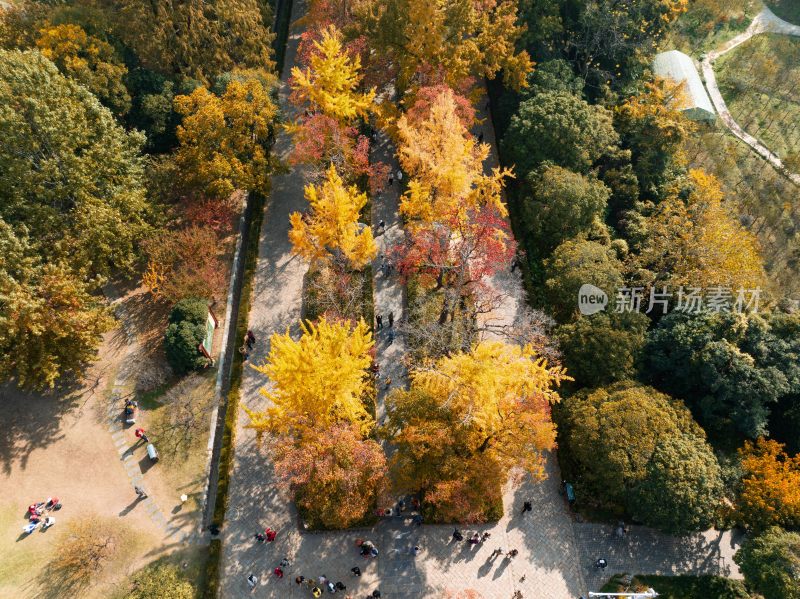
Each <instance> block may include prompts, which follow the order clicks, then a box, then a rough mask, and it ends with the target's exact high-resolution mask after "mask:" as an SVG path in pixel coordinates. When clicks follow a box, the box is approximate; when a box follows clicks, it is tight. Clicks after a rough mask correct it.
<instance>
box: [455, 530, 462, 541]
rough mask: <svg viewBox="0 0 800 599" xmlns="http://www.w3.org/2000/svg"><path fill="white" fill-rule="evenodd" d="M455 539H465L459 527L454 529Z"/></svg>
mask: <svg viewBox="0 0 800 599" xmlns="http://www.w3.org/2000/svg"><path fill="white" fill-rule="evenodd" d="M453 540H454V541H463V540H464V535H462V534H461V531H460V530H458V529H457V528H456V529H455V530H453Z"/></svg>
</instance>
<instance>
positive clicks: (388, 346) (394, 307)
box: [370, 133, 408, 423]
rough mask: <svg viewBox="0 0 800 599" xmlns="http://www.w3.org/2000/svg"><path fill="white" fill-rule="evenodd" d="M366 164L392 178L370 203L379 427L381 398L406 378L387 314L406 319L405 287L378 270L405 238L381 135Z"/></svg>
mask: <svg viewBox="0 0 800 599" xmlns="http://www.w3.org/2000/svg"><path fill="white" fill-rule="evenodd" d="M370 160H371V161H372V162H373V163H375V162H383V163H384V164H387V165H389V167H390V168H391V172H392V173H394V174H395V181H394V183H393V184H392V185H387V186H386V187H385V188H384V189H383V190H382V191H381V193H380V194H378V197H377V198H375V199H374V201H373V203H372V232H373V234H374V235H375V240H376V242H377V244H378V255H377V257H376V258H375V260H374V261H373V262H372V273H373V289H374V301H375V315H376V316H378V315H381V316H382V317H383V325H384V328H383V330H382V331H376V347H377V362H378V367H379V368H380V370H379V373H380V374H379V386H378V405H377V409H376V419H377V421H378V422H379V423H382V422H383V420H384V418H385V416H386V410H385V408H384V403H383V399H384V397H385V396H386V394H387V393H389V392H390V391H391V390H392V389H394V388H396V387H402V386H404V385H405V384H406V379H407V376H408V373H407V372H406V367H405V365H404V363H403V356H405V354H406V352H407V346H406V338H405V334H404V333H403V332H402V331H401V330H400V328H399V327H397V326H395V327H392V329H391V330H390V329H389V328H388V323H389V314H390V313H391V314H393V316H394V321H395V323H397V322H400V321H402V320H403V319H404V318H405V316H406V314H405V303H406V302H405V286H404V285H403V284H402V283H401V282H400V279H399V277H398V276H397V275H396V274H388V275H387V273H386V270H385V269H382V268H381V266H382V263H383V259H384V257H385V255H386V252H387V250H388V249H389V248H391V247H392V246H393V245H396V244H398V243H400V242H401V241H402V240H403V238H404V236H405V233H404V232H403V228H402V219H401V218H400V214H399V212H398V205H399V200H400V194H401V193H402V191H403V186H402V182H401V181H398V180H397V177H396V175H397V172H398V171H399V170H400V167H399V165H398V164H397V160H396V159H395V156H394V148H393V147H392V144H391V142H390V141H389V139H388V138H387V137H386V136H385V135H384V134H383V133H378V135H377V136H376V141H375V142H374V143H373V148H372V149H371V152H370ZM381 221H383V222H384V224H385V226H386V227H385V231H384V230H381V229H380V227H379V226H378V225H379V223H380V222H381ZM390 333H393V335H394V336H393V340H392V342H391V343H390V342H389V339H390ZM387 377H388V378H389V379H390V381H391V383H390V385H389V386H388V387H386V386H385V385H384V384H383V381H385V380H386V378H387Z"/></svg>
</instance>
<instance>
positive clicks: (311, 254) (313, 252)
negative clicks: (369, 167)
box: [289, 165, 378, 269]
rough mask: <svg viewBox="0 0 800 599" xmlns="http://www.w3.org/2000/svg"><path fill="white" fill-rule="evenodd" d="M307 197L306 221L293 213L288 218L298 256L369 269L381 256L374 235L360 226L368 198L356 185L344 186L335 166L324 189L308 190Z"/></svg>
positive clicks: (317, 186) (311, 188)
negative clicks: (369, 264) (362, 211)
mask: <svg viewBox="0 0 800 599" xmlns="http://www.w3.org/2000/svg"><path fill="white" fill-rule="evenodd" d="M305 195H306V199H307V200H308V202H309V204H310V205H311V212H310V214H309V215H308V216H307V217H304V216H303V215H302V214H300V213H299V212H294V213H292V215H291V216H290V217H289V218H290V221H291V224H292V228H291V230H290V231H289V240H290V241H291V242H292V246H293V248H294V251H295V253H297V254H299V255H300V256H303V257H304V258H305V259H307V260H310V261H313V260H323V259H328V258H331V257H332V258H333V259H334V260H335V261H336V262H339V263H341V262H344V261H346V263H347V264H348V265H349V266H350V267H352V268H356V269H361V268H363V267H364V266H366V265H367V264H368V263H369V262H370V261H371V260H372V259H373V258H374V257H375V254H377V252H378V247H377V245H376V244H375V240H374V239H373V237H372V231H371V230H370V228H369V227H367V226H366V225H364V224H363V223H360V222H358V218H359V215H360V213H361V209H362V208H363V207H364V206H365V205H366V203H367V195H366V194H365V193H360V192H359V191H358V188H357V187H356V186H354V185H353V186H350V187H347V186H345V184H344V182H343V181H342V178H341V177H340V176H339V174H338V173H337V172H336V167H334V166H333V165H331V166H330V167H329V168H328V171H327V173H326V178H325V180H324V181H323V182H322V184H321V185H313V184H309V185H307V186H306V188H305Z"/></svg>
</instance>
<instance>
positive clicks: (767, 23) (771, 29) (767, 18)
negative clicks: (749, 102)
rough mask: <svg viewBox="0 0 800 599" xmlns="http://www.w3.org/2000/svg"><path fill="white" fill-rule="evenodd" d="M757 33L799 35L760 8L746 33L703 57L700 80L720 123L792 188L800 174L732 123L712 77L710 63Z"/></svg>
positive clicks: (797, 28) (798, 30) (796, 28)
mask: <svg viewBox="0 0 800 599" xmlns="http://www.w3.org/2000/svg"><path fill="white" fill-rule="evenodd" d="M759 33H778V34H782V35H793V36H800V26H797V25H792V24H791V23H787V22H786V21H784V20H783V19H780V18H779V17H777V16H775V14H774V13H773V12H772V11H771V10H770V9H769V8H767V7H764V10H762V11H761V12H760V13H758V14H757V15H756V16H755V18H754V19H753V21H752V23H750V26H749V27H748V28H747V30H746V31H744V32H742V33H740V34H739V35H737V36H736V37H734V38H732V39H730V40H728V41H727V42H726V43H725V44H723V45H722V46H720V47H719V48H717V49H716V50H712V51H711V52H709V53H708V54H706V56H705V57H704V58H703V60H702V62H701V66H702V70H703V78H704V79H705V82H706V88H707V89H708V95H709V96H710V97H711V101H712V102H713V103H714V107H715V108H716V109H717V112H718V113H719V116H720V118H721V119H722V122H723V123H725V126H726V127H728V129H730V131H731V133H733V134H734V135H735V136H736V137H738V138H739V139H741V140H742V141H743V142H744V143H746V144H747V145H748V146H750V147H751V148H752V149H753V151H754V152H756V154H758V155H759V156H761V157H762V158H763V159H764V160H766V161H767V162H769V163H770V164H771V165H772V166H773V167H775V168H776V169H777V170H778V171H779V172H781V173H782V174H784V175H785V176H786V177H787V178H789V180H791V181H792V182H793V183H795V184H796V185H800V174H797V173H792V172H789V171H788V170H787V169H786V167H785V166H784V164H783V161H782V160H781V159H780V158H779V157H778V156H777V155H776V154H774V153H773V152H771V151H770V150H769V148H767V147H766V146H765V145H764V144H762V143H761V142H760V141H759V140H758V139H757V138H755V137H753V136H752V135H750V134H749V133H747V131H745V130H744V129H743V128H742V127H741V126H740V125H739V124H738V123H737V122H736V121H735V120H734V118H733V116H732V115H731V113H730V111H729V110H728V106H727V105H726V104H725V100H724V99H723V97H722V94H721V93H720V91H719V87H718V86H717V78H716V76H715V75H714V61H715V60H716V59H717V58H719V57H720V56H722V55H723V54H726V53H727V52H730V51H731V50H733V49H734V48H736V47H737V46H739V45H741V44H743V43H744V42H746V41H747V40H749V39H750V38H751V37H753V36H754V35H757V34H759Z"/></svg>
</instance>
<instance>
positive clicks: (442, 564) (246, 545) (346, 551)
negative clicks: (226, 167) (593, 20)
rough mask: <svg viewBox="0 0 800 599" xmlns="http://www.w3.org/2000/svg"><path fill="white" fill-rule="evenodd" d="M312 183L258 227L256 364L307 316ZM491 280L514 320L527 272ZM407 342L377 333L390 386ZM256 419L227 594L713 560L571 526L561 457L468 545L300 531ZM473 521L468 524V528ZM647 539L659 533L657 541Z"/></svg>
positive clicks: (545, 586) (393, 592)
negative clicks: (307, 213) (258, 536)
mask: <svg viewBox="0 0 800 599" xmlns="http://www.w3.org/2000/svg"><path fill="white" fill-rule="evenodd" d="M302 10H303V7H302V5H301V4H297V3H296V4H295V6H294V8H293V11H294V14H293V19H295V20H296V19H297V18H298V17H299V16H301V14H302ZM297 42H298V35H297V32H296V31H295V32H293V35H292V36H291V37H290V40H289V47H288V49H287V57H286V66H285V70H284V73H283V78H282V81H283V82H284V86H283V88H282V89H281V93H280V97H281V103H282V106H283V107H284V108H286V107H287V103H286V87H285V81H286V76H287V74H288V72H289V69H290V68H291V67H292V65H293V64H294V60H295V53H296V49H297ZM483 132H484V139H485V140H486V141H487V142H493V140H494V135H493V132H492V130H491V125H490V123H488V122H487V123H486V124H485V125H484V129H483ZM288 143H289V140H288V138H287V137H286V136H285V135H281V136H280V137H279V139H278V142H277V145H276V148H277V150H278V151H279V152H285V151H286V149H287V147H288ZM373 159H381V160H384V161H387V162H389V163H390V164H391V165H392V166H393V168H394V170H395V172H396V170H397V166H396V162H394V159H393V158H391V147H390V146H389V144H388V142H387V140H386V139H385V138H384V137H383V136H379V140H378V143H377V144H376V148H375V149H374V151H373ZM495 159H496V158H495ZM303 184H304V179H303V176H302V172H298V171H293V172H291V173H289V174H286V175H280V176H276V177H275V178H274V180H273V192H272V195H271V198H270V201H269V205H268V207H267V212H266V217H265V221H264V226H263V228H262V231H261V239H260V245H259V262H258V267H257V270H256V275H255V297H254V301H253V303H252V309H251V313H250V321H249V322H250V328H251V329H253V330H254V332H255V334H256V338H257V344H256V348H255V351H254V352H253V353H252V354H251V360H252V361H253V362H262V361H263V360H264V358H265V356H266V354H267V353H268V351H269V347H268V337H269V335H270V334H271V333H272V332H274V331H283V330H285V329H286V327H294V326H296V323H297V321H298V320H299V318H300V303H301V291H302V280H303V274H304V273H305V270H306V267H305V265H304V263H303V262H302V261H301V260H300V259H297V258H293V257H292V255H291V248H290V244H289V241H288V237H287V234H288V229H289V213H290V212H292V211H294V210H300V209H302V208H303V207H304V205H305V201H304V199H303V193H302V189H303ZM398 192H399V189H398V184H397V181H395V185H394V186H392V187H389V188H387V189H386V190H385V191H384V192H383V193H382V194H380V195H379V197H378V198H376V199H375V202H374V205H373V223H374V225H373V226H374V227H375V228H376V229H377V223H378V222H380V220H384V221H385V222H386V225H387V232H386V234H385V235H379V236H378V238H377V239H378V242H379V245H380V247H381V249H382V250H383V249H385V247H387V245H389V244H391V243H393V242H395V241H397V240H398V239H399V238H400V237H401V236H402V234H403V233H402V230H401V229H400V226H399V218H398V215H397V200H398ZM379 265H380V264H379V263H378V264H375V267H376V268H375V281H374V282H375V304H376V313H378V314H383V315H384V323H386V320H387V315H388V312H389V311H393V312H394V315H395V319H396V321H397V320H399V319H400V318H401V316H400V315H401V314H402V313H403V290H402V288H401V286H400V285H399V284H398V282H397V281H396V279H395V278H394V277H390V278H386V277H384V276H383V275H382V274H381V273H380V270H379V268H378V267H379ZM494 284H495V285H496V286H497V287H498V288H499V289H502V290H504V291H505V292H506V294H507V297H508V298H511V299H509V301H507V302H504V303H503V305H502V307H501V309H500V310H499V311H498V313H497V314H494V315H492V317H493V318H497V319H498V320H499V321H501V322H502V321H505V320H507V319H513V318H514V315H515V314H516V311H517V309H518V307H519V305H520V302H521V301H522V298H523V295H522V290H521V289H522V287H521V283H520V281H519V279H518V277H517V276H515V275H511V273H502V274H501V275H499V276H498V277H497V278H496V279H495V281H494ZM403 349H404V339H403V338H402V336H401V335H399V334H398V335H397V337H396V338H395V340H394V342H393V343H392V344H391V345H389V344H388V343H387V340H386V333H382V334H381V335H379V344H378V361H379V364H380V366H381V370H382V376H385V375H386V374H387V373H390V376H391V377H392V379H393V380H392V386H395V385H399V384H402V382H403V381H404V379H405V372H404V370H403V367H402V364H401V360H400V358H401V357H402V355H403ZM264 382H265V381H264V378H263V377H262V375H260V374H258V373H257V372H255V371H254V370H252V369H245V373H244V376H243V386H242V402H243V404H244V405H247V406H248V407H250V408H252V409H256V410H258V409H262V408H263V407H264V403H265V400H264V398H263V397H262V396H261V395H260V394H259V393H258V389H259V388H260V387H261V386H262V385H263V384H264ZM382 397H383V394H381V395H380V396H379V406H378V408H379V409H378V414H379V419H381V418H382V416H383V409H382V401H381V400H382ZM247 421H248V418H247V417H246V415H244V414H242V415H241V416H240V419H239V423H238V427H237V433H236V448H235V450H236V451H235V460H234V470H233V474H232V479H231V487H230V500H229V506H228V512H227V514H226V520H225V523H224V525H223V531H222V534H223V556H222V557H223V559H222V567H223V575H222V588H221V597H223V598H234V597H259V598H263V597H274V598H280V599H283V598H285V597H307V596H309V594H308V591H307V589H301V588H299V587H297V586H296V585H295V584H294V577H295V576H297V575H303V576H306V577H312V576H313V577H318V576H320V575H325V576H327V577H328V578H330V579H331V580H334V581H336V580H341V581H342V582H344V583H345V584H346V585H347V587H348V592H350V593H352V594H353V596H354V597H362V596H364V595H365V594H367V593H369V592H372V591H373V590H375V589H380V590H381V592H382V596H383V597H385V598H388V599H393V598H401V597H402V598H426V597H442V596H443V595H444V592H445V591H463V590H466V589H474V590H476V591H478V592H480V593H481V596H482V597H484V598H485V599H493V598H497V599H508V598H510V597H511V596H512V593H513V592H514V591H515V590H520V591H522V593H523V596H524V597H526V598H533V597H535V598H537V599H567V598H572V597H578V596H580V595H581V594H585V593H586V591H587V590H589V589H588V588H587V582H588V583H591V584H595V582H596V581H595V580H594V579H593V578H592V575H593V573H592V572H591V571H590V565H591V563H593V561H594V559H595V558H596V555H597V553H598V552H604V553H605V554H606V555H607V556H608V557H607V559H609V563H610V568H609V570H610V571H617V568H621V567H622V566H623V564H624V567H625V568H626V569H630V570H632V571H637V572H639V571H649V569H650V566H651V565H652V568H656V567H658V568H661V569H663V570H667V569H674V570H676V571H677V570H681V571H682V570H683V569H685V567H686V568H688V566H686V565H687V564H689V563H690V562H691V563H695V562H708V561H709V557H708V556H709V555H711V556H713V551H710V550H709V549H708V548H707V547H705V546H701V547H699V548H698V547H697V546H695V547H694V548H693V551H692V552H689V554H688V557H687V554H686V553H685V552H678V553H676V554H675V555H674V556H673V555H672V554H671V552H672V551H674V550H675V549H676V547H675V546H674V545H669V544H663V543H662V541H661V540H659V539H658V538H656V537H652V534H653V533H651V532H649V531H643V532H642V533H639V531H634V533H632V535H631V537H630V538H629V540H628V542H629V543H633V539H637V538H639V536H638V535H639V534H641V535H642V539H643V540H642V541H641V542H640V543H641V544H642V546H643V547H646V548H647V555H644V556H643V555H639V554H638V552H637V551H635V550H634V549H633V548H635V546H634V545H630V547H632V549H628V550H627V551H628V553H626V552H625V551H623V550H622V549H618V550H617V553H613V554H612V553H611V552H610V549H608V550H607V549H606V545H607V543H608V542H609V539H608V535H607V534H605V533H604V532H603V531H604V527H602V526H598V525H574V524H573V521H572V518H571V516H570V513H569V510H568V508H567V506H566V503H565V502H564V500H563V499H562V498H561V496H560V495H559V493H558V481H559V480H560V475H559V472H558V469H557V466H556V462H555V459H554V458H553V457H552V456H551V458H550V459H549V460H548V461H547V465H546V468H547V472H548V475H549V479H548V481H547V482H545V483H532V482H530V481H526V482H524V483H523V484H522V485H520V486H516V487H515V486H512V485H511V484H509V485H507V487H506V488H505V490H504V496H503V502H504V507H505V514H506V515H505V516H504V517H503V518H502V519H501V520H500V521H499V522H497V523H495V524H493V525H489V526H483V527H478V529H477V530H479V531H481V532H482V531H488V532H490V533H491V538H490V540H489V541H488V542H487V543H486V544H483V545H479V546H478V547H474V548H470V547H469V545H467V544H466V543H460V544H457V545H453V544H452V539H451V533H452V527H450V526H428V525H425V526H421V527H417V526H414V525H413V524H412V523H411V522H410V521H409V520H406V519H404V518H392V519H385V520H383V521H381V522H380V523H378V524H377V525H376V526H374V527H372V528H370V529H362V530H356V531H344V532H329V533H307V532H304V531H302V530H301V529H300V527H299V521H298V517H297V512H296V510H295V508H294V506H293V505H292V503H291V501H290V500H289V498H288V497H286V496H285V495H283V494H282V493H279V492H278V491H276V490H275V487H274V475H273V472H272V470H271V467H270V464H269V460H268V458H267V456H266V455H265V453H264V452H263V451H262V450H260V449H259V448H258V446H257V444H256V442H255V435H254V433H253V432H252V431H250V430H248V429H246V428H245V425H246V424H247ZM526 500H528V501H531V502H532V503H533V506H534V509H533V512H531V513H528V514H525V515H524V516H523V515H521V513H520V512H521V507H522V503H523V501H526ZM266 526H271V527H272V528H274V529H277V530H278V537H277V539H276V541H275V542H274V543H268V544H264V545H261V544H257V543H255V542H254V539H253V535H254V534H255V532H257V531H259V530H263V528H265V527H266ZM472 530H474V529H467V528H464V531H465V532H467V531H468V532H472ZM648 535H650V536H648ZM357 538H368V539H370V540H372V541H373V542H375V544H376V545H377V547H378V548H379V549H380V552H381V553H380V556H379V557H378V559H376V560H370V561H365V560H364V559H363V558H361V557H360V556H359V555H358V551H357V549H356V546H355V541H356V539H357ZM647 539H652V540H651V542H650V544H649V545H647V544H646V543H647V542H648V541H647ZM414 545H419V546H420V547H422V553H421V554H420V555H419V556H417V557H413V556H412V555H411V554H410V551H409V550H410V548H411V547H413V546H414ZM653 545H655V548H654V547H653ZM497 547H501V548H503V549H504V550H505V551H508V550H510V549H517V550H518V551H519V555H518V556H517V557H516V558H515V559H513V560H504V559H502V558H500V559H495V560H492V559H491V553H492V551H493V550H494V549H495V548H497ZM661 547H665V548H667V549H664V550H662V549H660V548H661ZM611 549H616V548H615V547H612V548H611ZM659 552H660V553H659ZM658 556H660V558H659V557H658ZM284 557H286V558H288V559H289V560H290V561H291V565H290V566H289V567H288V568H286V576H285V578H283V579H281V580H278V579H276V578H275V577H274V576H272V575H271V572H272V570H273V568H274V567H275V566H276V565H277V564H278V562H279V561H280V560H281V559H282V558H284ZM647 560H650V561H649V562H648V561H647ZM711 561H713V560H711ZM355 565H358V566H359V567H360V568H361V570H362V572H363V575H362V576H361V577H360V578H355V577H353V576H352V575H351V574H350V568H351V567H353V566H355ZM715 571H716V570H715ZM251 573H252V574H255V575H256V576H257V577H258V578H259V584H258V586H257V588H256V590H255V591H253V592H250V590H249V588H248V586H247V583H246V581H245V579H246V577H247V575H248V574H251ZM610 573H611V572H608V573H607V574H610Z"/></svg>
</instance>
